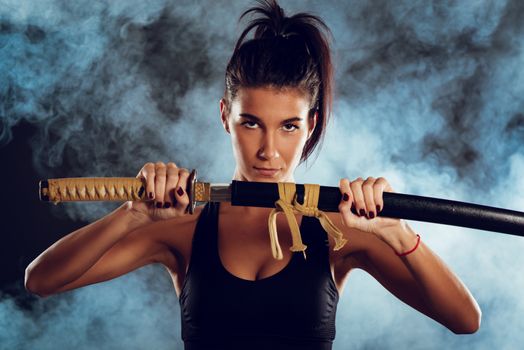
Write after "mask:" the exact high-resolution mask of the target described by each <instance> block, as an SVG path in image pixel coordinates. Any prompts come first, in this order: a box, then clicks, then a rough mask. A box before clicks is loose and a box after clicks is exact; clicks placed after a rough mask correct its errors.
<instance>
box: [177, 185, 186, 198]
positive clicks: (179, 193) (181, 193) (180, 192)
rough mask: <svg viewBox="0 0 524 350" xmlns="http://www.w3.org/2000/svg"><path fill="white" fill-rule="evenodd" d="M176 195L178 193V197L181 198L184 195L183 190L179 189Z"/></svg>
mask: <svg viewBox="0 0 524 350" xmlns="http://www.w3.org/2000/svg"><path fill="white" fill-rule="evenodd" d="M176 193H178V195H179V196H181V195H183V194H184V190H183V189H182V187H179V188H178V190H177V191H176Z"/></svg>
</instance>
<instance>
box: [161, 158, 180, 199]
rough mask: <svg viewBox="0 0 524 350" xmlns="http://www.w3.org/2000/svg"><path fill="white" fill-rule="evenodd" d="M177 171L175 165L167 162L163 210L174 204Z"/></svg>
mask: <svg viewBox="0 0 524 350" xmlns="http://www.w3.org/2000/svg"><path fill="white" fill-rule="evenodd" d="M178 171H179V169H178V168H177V166H176V164H175V163H173V162H169V163H167V165H166V172H167V180H166V190H165V192H164V208H169V207H171V206H174V205H175V203H176V199H175V190H176V187H177V185H178Z"/></svg>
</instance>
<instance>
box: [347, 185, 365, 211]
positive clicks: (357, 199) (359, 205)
mask: <svg viewBox="0 0 524 350" xmlns="http://www.w3.org/2000/svg"><path fill="white" fill-rule="evenodd" d="M363 182H364V180H363V179H362V178H361V177H359V178H357V179H356V180H354V181H352V182H351V183H350V184H349V186H350V187H351V192H353V203H354V204H355V210H356V212H357V215H358V216H364V215H366V202H365V200H364V193H363V192H362V183H363Z"/></svg>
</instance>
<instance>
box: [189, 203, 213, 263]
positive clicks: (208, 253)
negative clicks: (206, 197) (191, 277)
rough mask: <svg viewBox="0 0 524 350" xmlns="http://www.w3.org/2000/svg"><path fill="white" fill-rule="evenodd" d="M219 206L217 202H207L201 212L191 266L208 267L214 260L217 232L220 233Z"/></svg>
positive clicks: (194, 236) (194, 237)
mask: <svg viewBox="0 0 524 350" xmlns="http://www.w3.org/2000/svg"><path fill="white" fill-rule="evenodd" d="M218 205H219V203H217V202H207V203H206V204H205V206H204V208H203V209H202V211H201V212H200V216H199V217H198V221H197V224H196V228H195V232H194V235H193V245H192V253H191V264H194V265H197V266H199V267H204V268H205V267H207V266H209V264H210V262H212V261H213V259H210V258H211V257H213V256H214V254H215V251H214V249H216V246H217V243H218V241H217V237H216V232H218Z"/></svg>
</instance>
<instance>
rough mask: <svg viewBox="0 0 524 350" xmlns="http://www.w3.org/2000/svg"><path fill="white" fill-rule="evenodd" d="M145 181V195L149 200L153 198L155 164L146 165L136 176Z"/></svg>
mask: <svg viewBox="0 0 524 350" xmlns="http://www.w3.org/2000/svg"><path fill="white" fill-rule="evenodd" d="M137 177H138V178H144V179H145V180H146V193H147V197H148V198H149V199H153V198H155V164H153V163H151V162H149V163H146V164H145V165H144V166H143V167H142V169H140V172H139V173H138V175H137Z"/></svg>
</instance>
